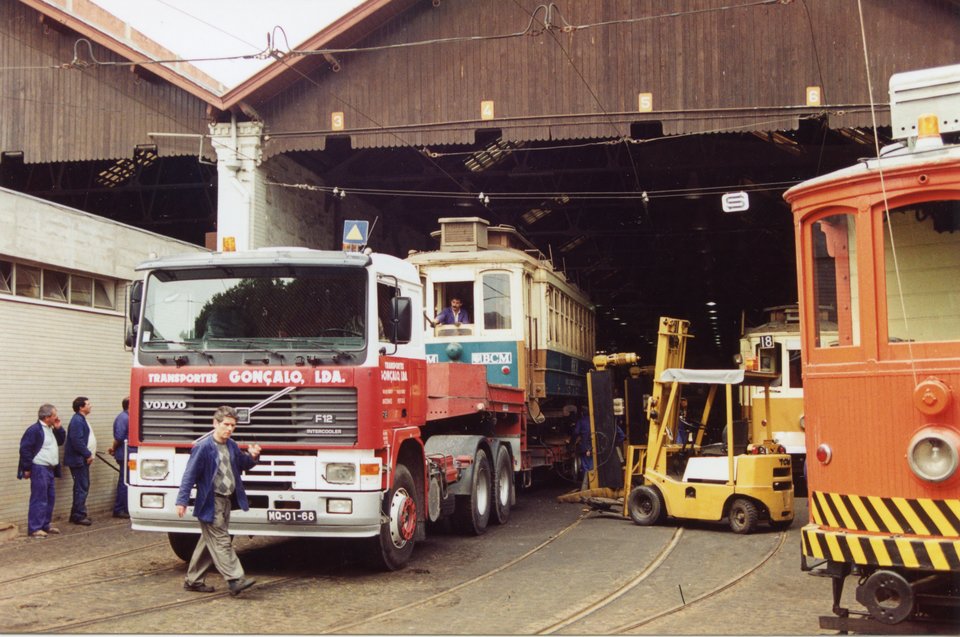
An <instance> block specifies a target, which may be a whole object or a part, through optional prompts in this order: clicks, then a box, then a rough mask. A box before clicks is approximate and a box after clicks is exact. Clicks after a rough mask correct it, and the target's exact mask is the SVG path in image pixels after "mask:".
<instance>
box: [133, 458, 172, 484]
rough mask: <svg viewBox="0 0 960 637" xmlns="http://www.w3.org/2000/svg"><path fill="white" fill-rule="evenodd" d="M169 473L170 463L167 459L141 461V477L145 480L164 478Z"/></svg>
mask: <svg viewBox="0 0 960 637" xmlns="http://www.w3.org/2000/svg"><path fill="white" fill-rule="evenodd" d="M168 475H170V463H169V462H168V461H167V460H157V459H152V460H151V459H146V460H141V461H140V477H141V478H143V479H144V480H163V479H164V478H166V477H167V476H168Z"/></svg>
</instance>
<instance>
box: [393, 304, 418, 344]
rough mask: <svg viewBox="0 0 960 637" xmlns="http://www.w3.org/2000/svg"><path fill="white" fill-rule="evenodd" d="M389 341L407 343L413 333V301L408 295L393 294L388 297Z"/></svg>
mask: <svg viewBox="0 0 960 637" xmlns="http://www.w3.org/2000/svg"><path fill="white" fill-rule="evenodd" d="M390 323H391V324H392V330H391V333H390V336H391V341H392V342H394V343H409V342H410V336H411V334H413V303H412V302H411V301H410V297H409V296H395V297H393V298H391V299H390Z"/></svg>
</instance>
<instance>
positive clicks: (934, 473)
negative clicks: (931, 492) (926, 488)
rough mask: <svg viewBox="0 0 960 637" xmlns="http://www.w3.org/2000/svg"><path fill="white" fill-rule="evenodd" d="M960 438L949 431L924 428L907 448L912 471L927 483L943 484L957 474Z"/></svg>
mask: <svg viewBox="0 0 960 637" xmlns="http://www.w3.org/2000/svg"><path fill="white" fill-rule="evenodd" d="M958 448H960V438H958V436H957V434H956V433H954V432H953V431H950V430H948V429H943V428H940V427H924V428H923V429H921V430H920V431H918V432H917V433H916V434H915V435H914V436H913V438H912V439H911V440H910V444H909V445H908V446H907V462H908V463H909V464H910V470H911V471H913V473H914V474H915V475H916V476H917V477H918V478H920V479H921V480H926V481H927V482H943V481H944V480H948V479H949V478H950V477H951V476H953V474H955V473H956V472H957V466H958V465H960V451H958Z"/></svg>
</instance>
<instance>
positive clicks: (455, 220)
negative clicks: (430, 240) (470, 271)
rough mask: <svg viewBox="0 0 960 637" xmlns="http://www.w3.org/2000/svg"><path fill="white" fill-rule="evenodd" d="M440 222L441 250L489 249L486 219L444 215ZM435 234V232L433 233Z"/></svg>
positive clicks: (468, 250) (488, 223)
mask: <svg viewBox="0 0 960 637" xmlns="http://www.w3.org/2000/svg"><path fill="white" fill-rule="evenodd" d="M437 222H438V223H439V224H440V250H441V251H442V252H470V251H473V250H486V249H487V226H489V225H490V222H488V221H487V220H486V219H481V218H480V217H443V218H441V219H438V220H437ZM431 234H433V233H431Z"/></svg>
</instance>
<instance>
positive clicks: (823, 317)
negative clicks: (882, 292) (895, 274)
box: [810, 213, 860, 348]
mask: <svg viewBox="0 0 960 637" xmlns="http://www.w3.org/2000/svg"><path fill="white" fill-rule="evenodd" d="M810 234H811V236H810V238H811V243H812V250H813V255H812V256H813V263H812V265H813V296H814V298H813V302H814V307H817V308H820V309H821V312H819V313H818V316H817V321H816V323H815V324H814V330H815V332H814V337H815V343H814V345H815V346H816V347H821V348H823V347H837V346H840V347H846V346H857V345H859V344H860V298H859V293H858V287H857V286H858V271H857V232H856V218H855V217H854V215H853V214H844V213H840V214H833V215H829V216H827V217H823V218H821V219H819V220H817V221H816V222H814V223H813V224H812V226H811V232H810ZM834 332H835V333H836V336H833V333H834Z"/></svg>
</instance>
